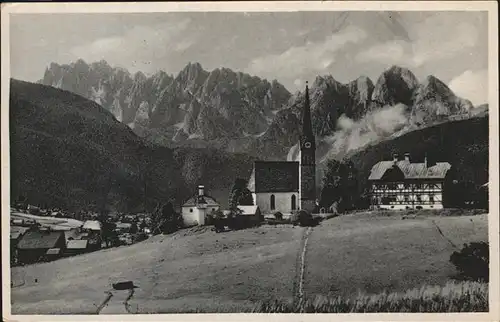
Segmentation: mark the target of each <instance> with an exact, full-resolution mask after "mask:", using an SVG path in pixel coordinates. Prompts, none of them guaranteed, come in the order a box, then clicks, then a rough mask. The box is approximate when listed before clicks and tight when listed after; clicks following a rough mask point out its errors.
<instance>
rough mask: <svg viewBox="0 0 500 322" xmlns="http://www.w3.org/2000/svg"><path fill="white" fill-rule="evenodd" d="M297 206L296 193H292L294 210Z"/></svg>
mask: <svg viewBox="0 0 500 322" xmlns="http://www.w3.org/2000/svg"><path fill="white" fill-rule="evenodd" d="M296 208H297V199H296V197H295V195H292V210H295V209H296Z"/></svg>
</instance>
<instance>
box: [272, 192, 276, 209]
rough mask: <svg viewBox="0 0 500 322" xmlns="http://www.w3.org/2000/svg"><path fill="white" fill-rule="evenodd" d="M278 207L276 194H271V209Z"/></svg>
mask: <svg viewBox="0 0 500 322" xmlns="http://www.w3.org/2000/svg"><path fill="white" fill-rule="evenodd" d="M274 209H276V200H275V197H274V195H271V210H274Z"/></svg>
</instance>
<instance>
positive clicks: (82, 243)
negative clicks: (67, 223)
mask: <svg viewBox="0 0 500 322" xmlns="http://www.w3.org/2000/svg"><path fill="white" fill-rule="evenodd" d="M88 243H89V241H88V240H87V239H73V240H69V241H68V244H67V245H66V248H68V249H85V248H87V245H88Z"/></svg>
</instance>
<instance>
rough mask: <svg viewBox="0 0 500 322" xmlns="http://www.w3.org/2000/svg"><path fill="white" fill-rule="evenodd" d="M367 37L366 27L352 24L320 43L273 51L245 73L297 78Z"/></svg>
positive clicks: (324, 63) (331, 62)
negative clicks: (362, 27) (279, 51)
mask: <svg viewBox="0 0 500 322" xmlns="http://www.w3.org/2000/svg"><path fill="white" fill-rule="evenodd" d="M366 36H367V34H366V32H365V31H364V30H363V29H360V28H357V27H353V26H350V27H348V28H346V29H343V30H342V31H340V32H337V33H335V34H331V35H329V36H327V37H326V38H324V40H323V41H320V42H307V43H306V44H305V45H303V46H293V47H291V48H289V49H287V50H286V51H284V52H282V53H279V54H270V55H266V56H262V57H258V58H256V59H253V60H252V61H251V62H250V64H249V65H248V67H247V68H246V70H245V71H246V72H248V73H250V74H256V75H259V76H264V77H265V76H270V77H271V78H274V77H276V75H279V76H280V77H282V78H288V79H292V81H293V80H294V79H296V77H295V76H296V75H303V74H304V73H307V72H311V71H313V72H318V71H323V70H324V69H325V68H327V67H328V66H330V65H331V64H333V63H334V62H335V53H336V52H338V51H340V50H342V49H344V48H345V47H346V46H348V45H349V44H356V43H359V42H361V41H362V40H363V39H365V38H366Z"/></svg>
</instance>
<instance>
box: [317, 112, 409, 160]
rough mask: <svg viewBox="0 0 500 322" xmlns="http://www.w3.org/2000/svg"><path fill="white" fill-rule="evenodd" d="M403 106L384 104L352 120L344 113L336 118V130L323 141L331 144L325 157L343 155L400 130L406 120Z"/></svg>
mask: <svg viewBox="0 0 500 322" xmlns="http://www.w3.org/2000/svg"><path fill="white" fill-rule="evenodd" d="M405 108H406V107H405V106H404V105H403V104H397V105H394V106H386V107H384V108H382V109H380V110H375V111H372V112H369V113H368V114H366V115H365V116H364V117H363V118H362V119H361V120H358V121H353V120H351V119H350V118H348V117H346V116H345V115H341V116H340V117H339V119H338V120H337V131H336V132H335V133H334V134H333V135H332V136H330V137H327V138H325V141H326V142H327V143H329V144H330V145H331V148H330V150H329V151H328V153H327V154H326V155H325V159H329V158H332V157H339V156H340V157H343V156H345V155H346V154H347V153H349V152H351V151H353V150H356V149H359V148H362V147H364V146H366V145H368V144H371V143H375V142H379V141H381V140H382V139H385V138H387V137H389V136H391V135H393V134H394V133H396V132H398V131H400V130H402V129H403V128H404V127H405V125H406V124H407V122H408V118H407V116H406V115H405Z"/></svg>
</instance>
